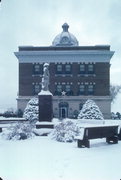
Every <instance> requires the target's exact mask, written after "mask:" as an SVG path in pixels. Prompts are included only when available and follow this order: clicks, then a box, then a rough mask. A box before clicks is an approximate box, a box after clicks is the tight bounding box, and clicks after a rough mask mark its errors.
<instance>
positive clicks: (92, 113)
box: [78, 99, 104, 120]
mask: <svg viewBox="0 0 121 180" xmlns="http://www.w3.org/2000/svg"><path fill="white" fill-rule="evenodd" d="M78 119H101V120H103V119H104V118H103V114H102V112H101V111H100V109H99V107H98V106H97V105H96V103H95V102H94V101H93V100H90V99H89V100H87V101H86V102H85V104H84V105H83V107H82V109H81V110H80V112H79V115H78Z"/></svg>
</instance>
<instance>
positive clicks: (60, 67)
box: [56, 64, 62, 74]
mask: <svg viewBox="0 0 121 180" xmlns="http://www.w3.org/2000/svg"><path fill="white" fill-rule="evenodd" d="M56 72H57V74H62V64H57V66H56Z"/></svg>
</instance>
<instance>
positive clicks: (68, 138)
mask: <svg viewBox="0 0 121 180" xmlns="http://www.w3.org/2000/svg"><path fill="white" fill-rule="evenodd" d="M79 134H80V128H79V127H78V126H77V125H76V123H74V122H72V121H71V120H65V121H62V122H60V123H58V124H56V125H55V127H54V130H53V131H52V132H51V134H50V136H51V138H52V139H55V140H57V141H60V142H72V141H74V137H75V136H78V135H79Z"/></svg>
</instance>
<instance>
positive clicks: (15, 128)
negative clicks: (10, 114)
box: [2, 122, 34, 140]
mask: <svg viewBox="0 0 121 180" xmlns="http://www.w3.org/2000/svg"><path fill="white" fill-rule="evenodd" d="M32 129H33V125H32V124H31V123H29V122H26V123H21V122H18V123H16V124H14V125H11V126H10V127H8V128H7V129H6V130H5V131H4V132H3V133H2V136H3V138H5V139H7V140H24V139H28V138H31V137H33V136H34V133H33V132H32Z"/></svg>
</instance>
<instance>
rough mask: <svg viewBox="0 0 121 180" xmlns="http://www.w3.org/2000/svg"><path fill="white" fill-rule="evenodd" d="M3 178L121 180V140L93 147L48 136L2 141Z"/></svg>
mask: <svg viewBox="0 0 121 180" xmlns="http://www.w3.org/2000/svg"><path fill="white" fill-rule="evenodd" d="M0 177H2V178H3V179H4V180H120V179H121V141H119V143H118V144H113V145H109V144H107V143H106V142H105V139H97V140H92V141H91V148H77V143H76V142H74V143H61V142H57V141H54V140H51V139H50V138H49V137H42V136H41V137H39V136H38V137H34V138H33V139H28V140H21V141H7V140H3V139H0Z"/></svg>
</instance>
